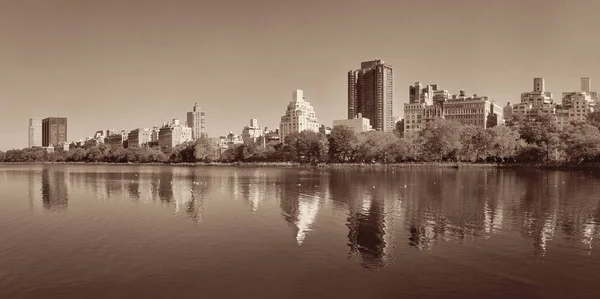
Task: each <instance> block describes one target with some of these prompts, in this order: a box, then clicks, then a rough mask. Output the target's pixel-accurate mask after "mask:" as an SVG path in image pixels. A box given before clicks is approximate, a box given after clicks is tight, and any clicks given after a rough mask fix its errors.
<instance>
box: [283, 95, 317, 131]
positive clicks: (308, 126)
mask: <svg viewBox="0 0 600 299" xmlns="http://www.w3.org/2000/svg"><path fill="white" fill-rule="evenodd" d="M292 96H293V98H292V101H291V102H290V103H289V104H288V106H287V109H286V111H285V115H283V116H282V117H281V122H280V124H279V136H280V140H281V141H285V136H287V135H289V134H291V133H299V132H302V131H304V130H309V131H313V132H319V122H318V120H317V116H316V114H315V109H314V108H313V106H312V105H311V104H310V103H309V102H307V101H306V98H304V92H303V91H302V90H300V89H297V90H294V92H293V95H292Z"/></svg>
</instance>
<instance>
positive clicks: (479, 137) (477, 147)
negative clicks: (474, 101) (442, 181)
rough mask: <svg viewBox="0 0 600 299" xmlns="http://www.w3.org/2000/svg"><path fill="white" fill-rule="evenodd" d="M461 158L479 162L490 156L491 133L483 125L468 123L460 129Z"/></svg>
mask: <svg viewBox="0 0 600 299" xmlns="http://www.w3.org/2000/svg"><path fill="white" fill-rule="evenodd" d="M460 143H461V149H460V151H459V156H460V160H462V161H468V162H477V161H481V160H485V159H486V158H487V157H488V153H489V145H490V143H491V136H490V134H489V133H488V132H487V131H486V130H485V129H484V128H482V127H477V126H473V125H466V126H463V128H462V129H461V131H460Z"/></svg>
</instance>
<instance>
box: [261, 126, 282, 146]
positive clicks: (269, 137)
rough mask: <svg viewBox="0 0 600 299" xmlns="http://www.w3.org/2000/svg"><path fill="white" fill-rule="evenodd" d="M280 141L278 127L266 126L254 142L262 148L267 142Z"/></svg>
mask: <svg viewBox="0 0 600 299" xmlns="http://www.w3.org/2000/svg"><path fill="white" fill-rule="evenodd" d="M280 142H281V138H280V136H279V128H277V129H275V130H269V129H268V128H265V130H264V132H263V136H262V137H261V138H259V139H258V141H257V143H256V144H257V145H258V146H260V147H262V148H266V146H267V144H269V143H272V144H276V143H280Z"/></svg>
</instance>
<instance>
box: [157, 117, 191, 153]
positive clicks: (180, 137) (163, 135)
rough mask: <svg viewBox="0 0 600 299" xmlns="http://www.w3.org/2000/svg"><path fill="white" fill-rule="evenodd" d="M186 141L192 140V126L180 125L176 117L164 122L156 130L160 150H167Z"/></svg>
mask: <svg viewBox="0 0 600 299" xmlns="http://www.w3.org/2000/svg"><path fill="white" fill-rule="evenodd" d="M188 141H192V128H190V127H187V126H183V125H181V124H180V123H179V120H178V119H174V120H173V122H171V123H169V124H165V125H164V126H163V127H162V128H160V130H159V132H158V146H159V147H160V149H161V150H162V151H169V150H171V149H173V148H175V147H176V146H178V145H180V144H182V143H184V142H188Z"/></svg>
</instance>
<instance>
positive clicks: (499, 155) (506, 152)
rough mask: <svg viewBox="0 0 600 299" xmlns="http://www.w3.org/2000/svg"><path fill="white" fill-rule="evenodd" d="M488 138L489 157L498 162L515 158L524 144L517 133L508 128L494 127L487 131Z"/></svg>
mask: <svg viewBox="0 0 600 299" xmlns="http://www.w3.org/2000/svg"><path fill="white" fill-rule="evenodd" d="M488 133H489V136H490V141H489V155H490V156H491V157H494V158H495V159H499V160H500V162H504V161H506V160H507V159H510V158H513V157H515V156H516V154H517V152H518V151H519V150H520V149H521V148H523V147H524V146H525V145H526V143H525V141H524V140H523V139H521V137H520V136H519V133H518V132H517V131H513V130H511V129H510V128H509V127H505V126H496V127H492V128H490V129H488Z"/></svg>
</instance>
